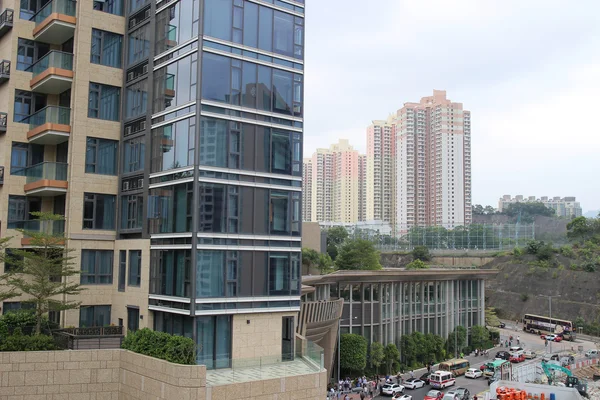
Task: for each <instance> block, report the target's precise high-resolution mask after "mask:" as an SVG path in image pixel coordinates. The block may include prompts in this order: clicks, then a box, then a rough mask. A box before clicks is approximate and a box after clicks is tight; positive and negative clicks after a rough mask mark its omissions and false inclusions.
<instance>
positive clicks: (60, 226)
mask: <svg viewBox="0 0 600 400" xmlns="http://www.w3.org/2000/svg"><path fill="white" fill-rule="evenodd" d="M13 224H14V226H13V227H14V228H15V229H23V230H24V231H27V232H31V235H34V234H36V233H43V234H46V235H50V236H53V237H54V238H53V240H52V242H53V244H54V245H64V243H65V240H64V234H65V221H64V220H62V221H40V220H37V219H32V220H28V221H18V222H13ZM31 244H32V238H31V237H30V236H28V235H27V234H24V235H23V238H21V246H31Z"/></svg>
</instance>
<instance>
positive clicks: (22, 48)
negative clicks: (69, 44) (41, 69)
mask: <svg viewBox="0 0 600 400" xmlns="http://www.w3.org/2000/svg"><path fill="white" fill-rule="evenodd" d="M49 51H50V45H49V44H46V43H41V42H34V41H33V40H28V39H22V38H19V41H18V49H17V69H18V70H19V71H27V70H28V69H29V67H31V66H32V65H33V64H35V63H36V61H37V60H39V59H40V58H42V57H43V56H44V55H46V53H48V52H49Z"/></svg>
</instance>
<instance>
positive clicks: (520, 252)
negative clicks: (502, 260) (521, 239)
mask: <svg viewBox="0 0 600 400" xmlns="http://www.w3.org/2000/svg"><path fill="white" fill-rule="evenodd" d="M512 253H513V256H515V257H521V256H522V255H523V250H522V249H521V248H520V247H515V248H514V249H513V251H512Z"/></svg>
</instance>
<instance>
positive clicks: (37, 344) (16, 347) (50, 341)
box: [0, 328, 56, 351]
mask: <svg viewBox="0 0 600 400" xmlns="http://www.w3.org/2000/svg"><path fill="white" fill-rule="evenodd" d="M44 350H56V344H55V343H54V338H53V337H52V336H49V335H24V334H23V332H22V331H21V328H15V330H14V332H13V334H12V335H9V336H6V337H4V338H3V340H2V343H0V351H44Z"/></svg>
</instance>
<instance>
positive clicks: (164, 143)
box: [160, 125, 173, 153]
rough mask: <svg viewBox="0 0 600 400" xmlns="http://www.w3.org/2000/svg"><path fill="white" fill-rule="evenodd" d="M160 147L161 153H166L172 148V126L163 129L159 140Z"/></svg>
mask: <svg viewBox="0 0 600 400" xmlns="http://www.w3.org/2000/svg"><path fill="white" fill-rule="evenodd" d="M160 147H161V149H162V151H163V153H168V152H169V151H171V149H172V148H173V126H172V125H168V126H165V127H164V130H163V134H162V136H161V138H160Z"/></svg>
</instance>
